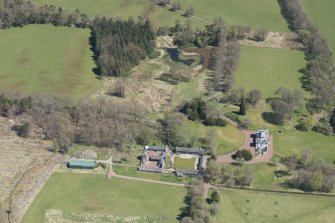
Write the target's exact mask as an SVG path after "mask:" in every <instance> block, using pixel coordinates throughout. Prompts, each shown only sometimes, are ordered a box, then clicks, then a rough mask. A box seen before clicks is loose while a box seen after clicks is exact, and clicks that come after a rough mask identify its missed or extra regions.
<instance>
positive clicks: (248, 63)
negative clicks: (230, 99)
mask: <svg viewBox="0 0 335 223" xmlns="http://www.w3.org/2000/svg"><path fill="white" fill-rule="evenodd" d="M305 63H306V62H305V60H304V54H303V52H301V51H296V50H286V49H271V48H256V47H246V46H243V47H242V48H241V58H240V61H239V65H238V67H237V70H236V72H235V86H236V87H244V88H245V89H246V90H251V89H253V88H257V89H259V90H261V91H262V94H263V99H265V98H268V97H272V96H274V92H275V91H276V90H277V89H278V88H279V87H286V88H289V89H302V83H301V82H300V78H301V77H302V76H303V74H302V73H300V72H299V70H300V69H301V68H303V67H305ZM305 96H308V93H307V92H305Z"/></svg>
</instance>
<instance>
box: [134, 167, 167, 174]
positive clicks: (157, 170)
mask: <svg viewBox="0 0 335 223" xmlns="http://www.w3.org/2000/svg"><path fill="white" fill-rule="evenodd" d="M138 170H139V171H144V172H155V173H161V172H163V169H162V168H150V167H143V166H140V167H139V168H138Z"/></svg>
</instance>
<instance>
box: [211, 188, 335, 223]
mask: <svg viewBox="0 0 335 223" xmlns="http://www.w3.org/2000/svg"><path fill="white" fill-rule="evenodd" d="M220 194H221V197H222V199H221V203H220V208H219V211H218V216H217V220H218V222H235V223H245V222H259V223H263V222H264V223H265V222H266V223H271V222H290V223H298V222H304V223H314V222H323V223H331V222H333V221H334V218H335V200H334V198H333V197H319V196H306V195H293V194H278V193H266V192H254V191H246V190H230V189H228V190H224V191H222V192H220Z"/></svg>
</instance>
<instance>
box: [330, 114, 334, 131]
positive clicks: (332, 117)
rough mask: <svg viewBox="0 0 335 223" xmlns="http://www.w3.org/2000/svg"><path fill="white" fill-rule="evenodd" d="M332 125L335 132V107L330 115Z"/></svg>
mask: <svg viewBox="0 0 335 223" xmlns="http://www.w3.org/2000/svg"><path fill="white" fill-rule="evenodd" d="M330 125H331V126H332V128H333V132H334V133H335V109H334V110H333V113H332V114H331V116H330Z"/></svg>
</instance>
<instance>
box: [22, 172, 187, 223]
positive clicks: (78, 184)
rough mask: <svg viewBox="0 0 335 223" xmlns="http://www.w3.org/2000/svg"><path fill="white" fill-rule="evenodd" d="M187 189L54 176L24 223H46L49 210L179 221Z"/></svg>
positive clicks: (97, 177) (96, 177)
mask: <svg viewBox="0 0 335 223" xmlns="http://www.w3.org/2000/svg"><path fill="white" fill-rule="evenodd" d="M185 194H186V189H184V188H180V187H173V186H165V185H158V184H148V183H144V182H136V183H134V182H133V181H127V180H121V179H118V178H113V179H112V180H108V179H107V178H106V177H105V176H100V175H93V174H60V173H55V174H53V175H52V176H51V177H50V179H49V180H48V181H47V183H46V184H45V186H44V188H43V189H42V191H41V192H40V194H39V195H38V196H37V198H36V199H35V201H34V202H33V204H32V205H31V206H30V208H29V209H28V211H27V213H26V215H25V216H24V218H23V220H22V223H32V222H34V223H43V222H44V213H45V211H46V210H48V209H59V210H63V211H69V212H75V213H81V212H86V213H101V214H104V213H105V214H109V215H114V216H146V217H160V219H161V222H166V223H170V222H177V220H176V217H177V216H178V214H179V213H180V210H179V209H180V208H181V207H184V206H185V205H184V204H183V199H184V197H185Z"/></svg>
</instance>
